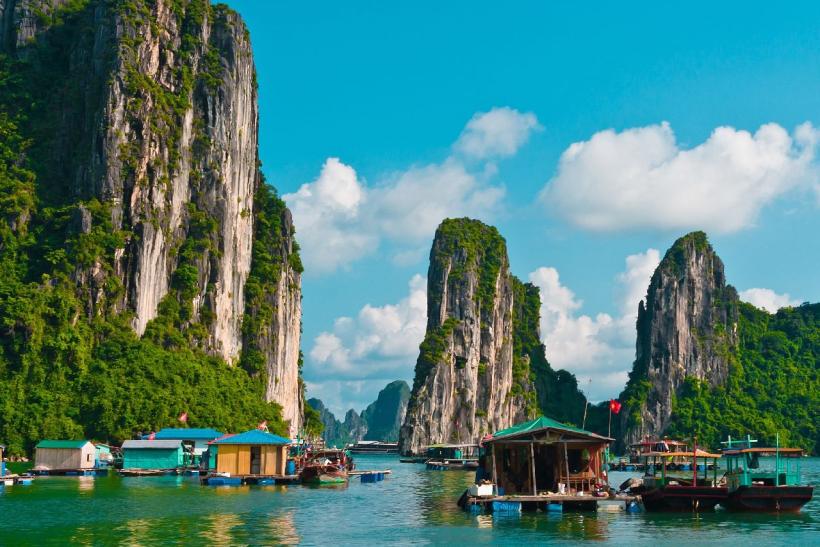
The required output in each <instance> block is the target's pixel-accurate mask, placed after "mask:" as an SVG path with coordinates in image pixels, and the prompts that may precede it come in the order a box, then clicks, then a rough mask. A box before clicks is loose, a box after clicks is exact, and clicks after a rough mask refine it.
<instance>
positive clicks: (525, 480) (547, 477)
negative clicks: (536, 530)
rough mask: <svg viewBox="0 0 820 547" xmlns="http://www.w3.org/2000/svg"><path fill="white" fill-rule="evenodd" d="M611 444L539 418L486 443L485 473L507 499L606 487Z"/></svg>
mask: <svg viewBox="0 0 820 547" xmlns="http://www.w3.org/2000/svg"><path fill="white" fill-rule="evenodd" d="M612 440H613V439H611V438H609V437H603V436H601V435H598V434H596V433H592V432H591V431H586V430H584V429H580V428H577V427H573V426H570V425H566V424H562V423H561V422H558V421H555V420H552V419H550V418H547V417H544V416H541V417H540V418H537V419H535V420H532V421H529V422H524V423H522V424H518V425H515V426H513V427H510V428H507V429H503V430H501V431H498V432H496V433H495V434H493V436H492V438H491V439H488V440H485V441H484V446H485V447H486V450H487V457H486V459H485V462H486V466H487V468H486V469H485V470H484V471H485V473H487V474H488V475H490V476H491V477H492V480H493V483H494V484H496V485H498V487H499V488H502V489H503V491H504V493H505V494H507V495H515V494H524V495H530V496H539V495H542V494H547V495H549V493H554V494H562V495H564V494H566V495H577V494H578V493H591V492H593V491H595V489H596V485H600V486H607V485H608V482H607V478H606V475H605V473H604V472H603V467H602V464H603V458H604V451H605V450H606V448H607V447H608V446H609V444H610V443H611V442H612Z"/></svg>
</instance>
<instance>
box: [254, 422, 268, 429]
mask: <svg viewBox="0 0 820 547" xmlns="http://www.w3.org/2000/svg"><path fill="white" fill-rule="evenodd" d="M256 429H261V430H262V431H267V430H268V421H267V420H265V421H263V422H262V423H260V424H259V425H258V426H256Z"/></svg>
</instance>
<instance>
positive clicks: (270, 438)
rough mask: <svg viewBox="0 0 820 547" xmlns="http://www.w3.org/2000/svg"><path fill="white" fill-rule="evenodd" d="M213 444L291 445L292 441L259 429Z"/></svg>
mask: <svg viewBox="0 0 820 547" xmlns="http://www.w3.org/2000/svg"><path fill="white" fill-rule="evenodd" d="M213 444H290V439H286V438H284V437H280V436H279V435H274V434H273V433H267V432H265V431H260V430H259V429H251V430H250V431H246V432H244V433H240V434H239V435H233V436H232V437H227V438H225V439H219V440H218V441H214V443H213Z"/></svg>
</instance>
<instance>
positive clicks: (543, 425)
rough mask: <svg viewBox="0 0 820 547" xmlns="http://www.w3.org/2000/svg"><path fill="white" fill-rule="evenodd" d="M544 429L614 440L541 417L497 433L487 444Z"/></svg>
mask: <svg viewBox="0 0 820 547" xmlns="http://www.w3.org/2000/svg"><path fill="white" fill-rule="evenodd" d="M542 429H558V430H561V431H567V432H570V433H576V434H578V435H582V436H584V437H591V438H594V439H601V440H605V441H611V440H613V439H610V438H609V437H603V436H601V435H598V434H597V433H593V432H592V431H587V430H586V429H581V428H580V427H575V426H572V425H567V424H562V423H561V422H559V421H556V420H553V419H552V418H547V417H546V416H539V417H538V418H536V419H534V420H530V421H529V422H524V423H521V424H517V425H514V426H512V427H508V428H507V429H502V430H501V431H496V432H495V433H493V438H492V439H488V441H485V442H493V441H494V440H496V439H499V438H502V437H517V436H518V435H522V434H525V433H533V432H535V431H540V430H542Z"/></svg>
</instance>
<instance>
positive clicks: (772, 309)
mask: <svg viewBox="0 0 820 547" xmlns="http://www.w3.org/2000/svg"><path fill="white" fill-rule="evenodd" d="M739 296H740V299H741V300H743V301H744V302H748V303H749V304H751V305H752V306H756V307H758V308H760V309H762V310H766V311H767V312H769V313H777V310H779V309H780V308H785V307H789V306H792V307H794V306H799V305H800V302H799V301H798V300H793V299H792V298H791V296H789V294H788V293H783V294H778V293H776V292H774V291H773V290H771V289H759V288H754V289H747V290H745V291H740V293H739Z"/></svg>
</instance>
